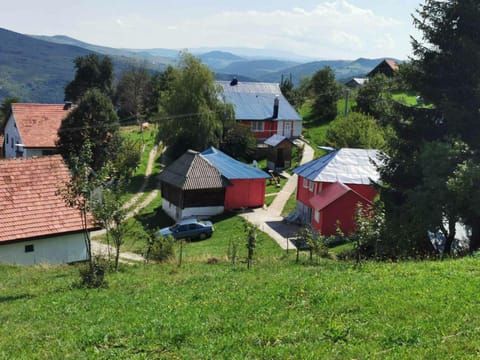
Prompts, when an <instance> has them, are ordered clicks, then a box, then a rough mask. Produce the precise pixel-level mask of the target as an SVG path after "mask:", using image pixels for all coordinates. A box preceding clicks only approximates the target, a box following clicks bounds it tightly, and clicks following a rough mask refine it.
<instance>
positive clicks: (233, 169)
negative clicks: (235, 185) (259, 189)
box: [202, 146, 270, 180]
mask: <svg viewBox="0 0 480 360" xmlns="http://www.w3.org/2000/svg"><path fill="white" fill-rule="evenodd" d="M202 156H203V157H204V158H206V159H207V160H208V161H209V162H210V163H211V164H212V165H213V166H215V167H216V168H217V169H218V170H219V171H220V173H221V174H222V175H223V176H225V177H226V178H227V179H229V180H234V179H268V178H270V175H268V174H267V173H266V172H264V171H262V170H260V169H257V168H254V167H253V166H249V165H247V164H244V163H242V162H240V161H238V160H235V159H234V158H232V157H230V156H228V155H227V154H225V153H223V152H221V151H220V150H218V149H216V148H214V147H213V146H212V147H210V148H208V149H207V150H205V151H204V152H202Z"/></svg>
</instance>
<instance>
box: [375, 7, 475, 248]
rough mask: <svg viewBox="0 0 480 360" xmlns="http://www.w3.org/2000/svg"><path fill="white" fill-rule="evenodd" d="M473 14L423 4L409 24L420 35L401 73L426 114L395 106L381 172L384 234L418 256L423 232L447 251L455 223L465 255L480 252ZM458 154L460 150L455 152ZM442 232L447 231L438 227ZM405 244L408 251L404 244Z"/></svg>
mask: <svg viewBox="0 0 480 360" xmlns="http://www.w3.org/2000/svg"><path fill="white" fill-rule="evenodd" d="M479 19H480V7H479V5H478V2H476V1H472V0H466V1H458V0H457V1H455V0H448V1H434V0H426V1H425V2H424V4H422V5H421V6H420V7H419V9H418V11H417V14H416V15H415V17H414V24H415V26H416V27H417V28H418V29H419V30H420V31H422V38H421V39H414V40H413V51H414V57H413V59H412V62H411V67H410V68H409V69H408V71H406V72H405V73H404V76H405V78H406V83H408V84H409V85H410V87H411V89H413V90H417V91H419V92H420V94H421V95H422V97H423V98H424V99H425V101H426V102H427V103H431V104H433V105H434V107H433V108H432V109H412V108H408V107H405V106H403V107H402V106H399V105H395V106H394V114H393V116H392V118H391V120H390V121H391V124H392V126H393V127H394V128H395V131H396V133H397V137H396V139H395V141H394V142H393V143H392V144H391V145H392V148H393V151H392V154H393V156H392V157H391V158H390V159H389V160H388V161H387V162H386V166H385V167H384V168H383V169H382V178H383V180H384V182H385V183H386V184H388V187H386V188H384V189H383V190H382V199H383V200H384V202H385V214H386V224H387V228H388V232H389V234H392V237H397V238H398V239H397V240H398V241H397V245H399V244H402V243H403V247H404V248H410V249H415V250H421V248H422V244H423V245H424V246H425V245H426V242H427V240H426V235H425V234H426V231H427V230H436V229H440V230H441V231H442V232H444V234H445V235H446V237H447V240H448V242H447V246H448V245H449V243H450V242H451V240H452V239H453V236H454V234H455V229H454V223H455V222H456V221H457V220H462V221H463V222H466V223H467V224H468V225H470V226H471V228H472V241H471V244H470V245H471V249H472V250H474V249H477V248H478V247H479V246H480V211H479V210H477V209H478V206H477V205H476V204H474V202H475V201H476V200H477V199H479V198H480V190H478V189H477V187H476V186H475V187H472V186H469V184H474V183H475V182H476V181H478V179H479V178H478V169H479V168H480V166H479V164H480V145H479V144H480V129H479V128H478V126H477V123H478V109H479V108H480V70H479V69H478V67H477V66H476V63H477V62H478V61H479V60H480V37H479V36H478V34H480V23H479V21H478V20H479ZM459 149H460V150H459ZM445 224H448V226H445ZM408 242H410V244H408Z"/></svg>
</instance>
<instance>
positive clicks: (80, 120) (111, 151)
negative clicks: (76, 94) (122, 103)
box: [57, 89, 120, 171]
mask: <svg viewBox="0 0 480 360" xmlns="http://www.w3.org/2000/svg"><path fill="white" fill-rule="evenodd" d="M87 142H90V143H91V144H92V149H91V151H92V157H91V158H90V159H89V160H88V165H89V166H90V167H91V168H92V169H93V170H95V171H97V170H99V169H101V168H102V166H103V165H104V164H105V163H106V162H107V161H108V160H113V159H114V158H115V156H116V154H117V148H118V147H119V143H120V135H119V120H118V116H117V114H116V112H115V110H114V108H113V104H112V102H111V101H110V99H109V98H108V97H107V95H105V94H104V93H102V92H101V91H100V90H98V89H90V90H87V92H86V93H85V94H84V95H83V97H82V98H81V99H80V102H79V104H78V106H77V107H75V109H73V110H72V111H71V112H70V113H69V114H68V116H67V117H66V118H65V119H64V120H63V121H62V124H61V125H60V129H59V130H58V141H57V147H58V150H59V152H60V154H62V156H63V158H64V159H65V161H66V163H67V164H68V165H69V166H70V165H71V164H72V159H73V158H75V156H77V155H78V154H80V152H81V149H82V148H83V147H84V145H85V143H87Z"/></svg>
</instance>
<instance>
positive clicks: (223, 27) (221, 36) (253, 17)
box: [176, 0, 400, 58]
mask: <svg viewBox="0 0 480 360" xmlns="http://www.w3.org/2000/svg"><path fill="white" fill-rule="evenodd" d="M399 25H400V22H399V21H397V20H395V19H393V18H387V17H383V16H379V15H376V14H375V13H374V12H373V11H371V10H369V9H363V8H360V7H356V6H354V5H352V4H350V3H349V2H348V1H346V0H337V1H325V2H322V3H319V4H318V5H317V6H316V7H314V8H313V9H310V10H309V9H304V8H299V7H296V8H292V9H290V10H275V11H271V12H260V11H253V10H251V11H224V12H219V13H216V14H212V15H210V16H208V17H206V18H203V19H201V20H196V19H194V20H190V21H187V22H184V23H182V24H181V26H179V28H180V27H181V28H182V29H184V30H183V31H179V33H178V34H177V36H176V38H177V39H178V41H179V42H185V43H186V44H185V45H186V46H188V47H196V46H248V47H257V48H275V49H282V50H288V51H292V52H299V53H303V54H305V55H310V56H315V57H321V58H326V57H329V58H332V57H342V58H354V57H357V56H382V54H383V55H386V54H385V53H382V51H387V50H388V51H390V50H391V49H394V48H395V45H394V43H395V40H394V38H393V37H392V36H391V35H390V36H387V35H383V34H384V33H388V32H389V31H390V30H392V29H395V28H397V27H399ZM379 37H381V40H378V41H376V42H375V41H372V39H378V38H379ZM372 43H375V44H376V46H372Z"/></svg>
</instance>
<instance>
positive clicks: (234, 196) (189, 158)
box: [159, 147, 270, 220]
mask: <svg viewBox="0 0 480 360" xmlns="http://www.w3.org/2000/svg"><path fill="white" fill-rule="evenodd" d="M269 177H270V175H268V174H267V173H265V172H264V171H262V170H260V169H257V168H254V167H252V166H249V165H247V164H244V163H242V162H240V161H237V160H235V159H233V158H231V157H230V156H228V155H227V154H225V153H223V152H221V151H220V150H218V149H215V148H214V147H211V148H209V149H207V150H205V151H204V152H202V153H199V152H196V151H193V150H188V151H187V152H185V153H184V154H183V155H182V156H180V157H179V158H178V159H177V160H175V161H174V162H173V163H172V164H171V165H169V166H168V167H166V168H165V169H164V170H163V171H162V172H161V174H160V176H159V179H160V183H161V191H162V209H163V210H164V211H165V212H166V213H167V214H168V215H169V216H170V217H171V218H173V219H175V220H178V219H182V218H185V217H190V216H197V217H208V216H212V215H217V214H221V213H222V212H223V211H225V210H232V209H238V208H244V207H260V206H263V204H264V202H265V182H266V179H267V178H269Z"/></svg>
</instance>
